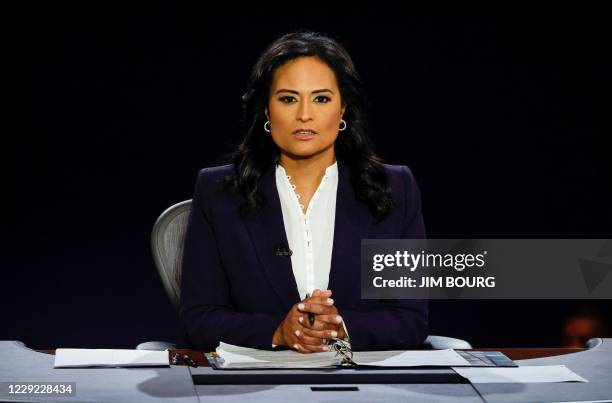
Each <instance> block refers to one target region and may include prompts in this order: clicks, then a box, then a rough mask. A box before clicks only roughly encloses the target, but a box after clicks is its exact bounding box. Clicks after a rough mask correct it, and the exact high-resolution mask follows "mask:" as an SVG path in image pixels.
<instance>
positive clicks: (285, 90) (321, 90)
mask: <svg viewBox="0 0 612 403" xmlns="http://www.w3.org/2000/svg"><path fill="white" fill-rule="evenodd" d="M279 92H290V93H292V94H298V95H299V94H300V93H299V92H297V91H295V90H288V89H286V88H281V89H280V90H278V91H276V92H275V93H274V94H278V93H279ZM320 92H331V93H332V94H333V93H334V92H333V91H332V90H329V89H327V88H322V89H320V90H315V91H312V94H318V93H320Z"/></svg>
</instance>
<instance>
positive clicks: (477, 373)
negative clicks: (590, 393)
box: [453, 365, 588, 383]
mask: <svg viewBox="0 0 612 403" xmlns="http://www.w3.org/2000/svg"><path fill="white" fill-rule="evenodd" d="M453 370H455V372H457V373H458V374H459V375H461V376H462V377H464V378H467V379H469V381H470V382H471V383H540V382H541V383H543V382H588V381H587V380H586V379H584V378H583V377H581V376H580V375H578V374H576V373H575V372H573V371H571V370H570V369H569V368H567V367H566V366H565V365H542V366H528V367H517V368H499V367H483V368H480V367H478V368H469V367H468V368H466V367H453Z"/></svg>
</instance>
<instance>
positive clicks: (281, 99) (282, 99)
mask: <svg viewBox="0 0 612 403" xmlns="http://www.w3.org/2000/svg"><path fill="white" fill-rule="evenodd" d="M287 99H294V98H293V97H281V98H279V100H280V101H281V102H284V103H286V104H288V103H289V102H285V100H287Z"/></svg>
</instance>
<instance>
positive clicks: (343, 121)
mask: <svg viewBox="0 0 612 403" xmlns="http://www.w3.org/2000/svg"><path fill="white" fill-rule="evenodd" d="M342 123H344V127H343V128H342V129H340V131H341V132H343V131H345V130H346V121H345V120H344V119H340V124H342Z"/></svg>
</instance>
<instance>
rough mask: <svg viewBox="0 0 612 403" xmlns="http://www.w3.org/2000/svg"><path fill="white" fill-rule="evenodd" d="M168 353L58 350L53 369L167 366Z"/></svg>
mask: <svg viewBox="0 0 612 403" xmlns="http://www.w3.org/2000/svg"><path fill="white" fill-rule="evenodd" d="M169 365H170V360H169V357H168V351H167V350H166V351H149V350H121V349H103V348H99V349H96V348H58V349H57V350H55V364H54V367H55V368H79V367H141V366H143V367H147V366H169Z"/></svg>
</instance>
